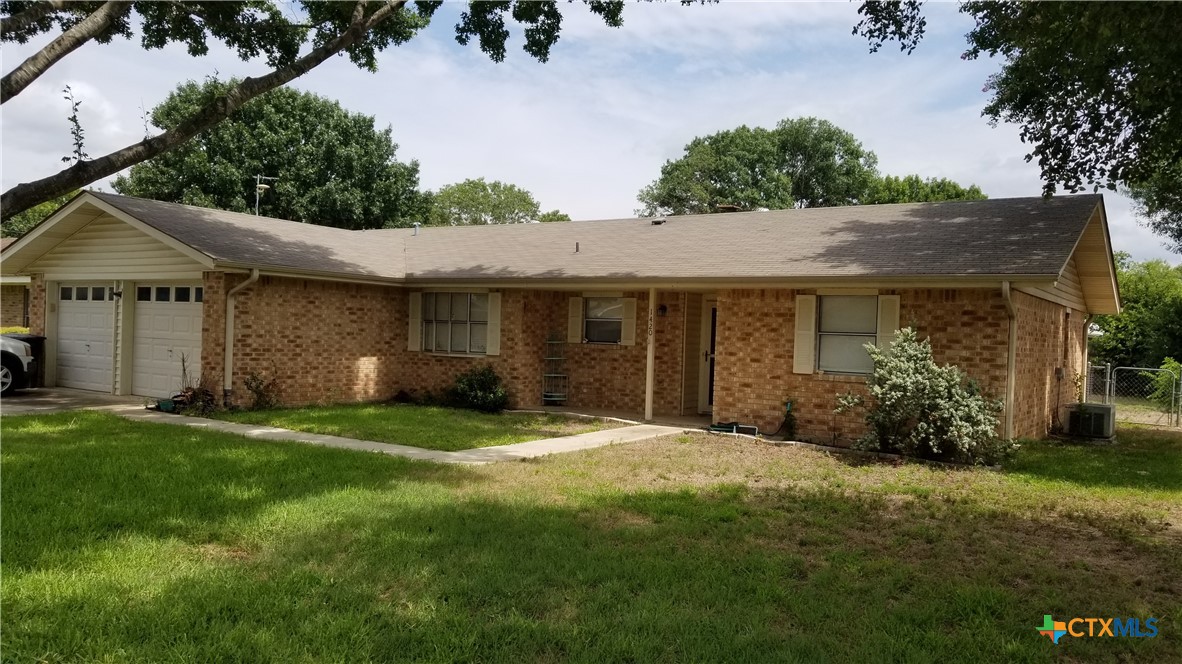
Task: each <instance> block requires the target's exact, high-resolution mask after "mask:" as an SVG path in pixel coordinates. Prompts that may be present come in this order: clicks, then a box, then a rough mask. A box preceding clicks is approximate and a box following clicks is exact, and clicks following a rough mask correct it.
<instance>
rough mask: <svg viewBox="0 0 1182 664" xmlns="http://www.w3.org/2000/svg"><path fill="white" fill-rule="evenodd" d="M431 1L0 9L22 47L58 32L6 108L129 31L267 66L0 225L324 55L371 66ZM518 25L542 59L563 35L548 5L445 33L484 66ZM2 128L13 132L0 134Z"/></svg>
mask: <svg viewBox="0 0 1182 664" xmlns="http://www.w3.org/2000/svg"><path fill="white" fill-rule="evenodd" d="M442 4H443V3H442V2H441V1H439V0H419V1H418V2H414V3H409V2H408V1H407V0H354V1H353V2H319V1H315V0H299V1H298V2H295V3H291V4H289V3H280V2H277V1H273V0H234V1H227V2H221V1H216V0H185V1H183V2H181V1H174V2H152V1H149V0H139V1H135V2H133V1H130V0H111V1H109V2H59V1H54V2H33V1H29V0H4V1H3V2H0V14H2V16H0V41H7V42H17V43H22V44H24V43H28V42H29V41H31V40H35V39H38V38H40V37H41V36H42V35H45V34H47V33H58V34H57V36H56V37H54V38H53V39H52V40H50V41H49V43H47V44H46V45H45V46H43V47H42V48H41V49H39V50H38V51H37V52H36V53H34V54H33V55H31V56H30V57H28V58H27V59H25V60H24V61H22V62H20V63H17V64H16V65H15V66H13V67H12V69H10V70H9V71H8V72H7V73H6V74H5V75H4V77H3V79H0V103H7V102H8V101H9V100H11V99H13V98H15V97H16V96H17V95H19V94H20V93H21V92H22V91H23V90H25V89H26V88H27V87H28V86H29V85H30V84H32V83H33V81H35V80H37V79H38V78H40V77H41V76H42V75H44V74H45V73H46V72H48V71H49V70H50V69H51V68H53V67H54V66H55V65H57V64H58V63H59V62H61V60H62V59H63V58H65V57H66V56H68V55H69V54H70V53H72V52H74V51H75V50H77V49H79V48H80V47H82V46H84V45H87V44H90V43H92V42H93V43H98V44H107V43H110V42H111V41H112V40H114V39H115V38H117V37H121V38H132V37H134V36H139V38H140V43H141V45H142V46H143V48H144V49H145V50H152V49H158V48H163V47H164V46H166V45H168V44H171V43H179V44H184V45H185V46H186V47H187V48H188V51H189V53H190V54H191V55H194V56H199V55H204V54H205V53H207V52H208V51H209V44H210V42H215V43H219V42H220V43H222V44H224V45H226V46H228V47H229V48H231V49H233V50H234V51H236V52H237V54H238V55H239V57H241V58H242V59H243V60H249V59H251V58H255V57H260V56H261V57H262V58H264V59H265V60H266V62H267V66H268V67H270V68H271V71H269V72H266V73H261V74H259V75H256V76H250V77H248V78H244V79H242V80H241V81H238V82H237V83H236V84H235V85H233V86H230V87H228V88H226V89H225V90H224V91H223V92H222V93H221V94H219V95H217V96H216V97H213V98H210V99H207V100H206V101H205V103H204V104H201V105H200V106H197V107H194V108H192V109H191V111H190V112H189V113H188V114H187V115H186V116H184V117H182V118H179V119H178V121H177V122H175V124H174V125H173V126H172V127H171V128H170V129H168V130H166V131H163V132H161V133H160V134H157V135H155V136H148V137H145V138H144V139H143V140H141V141H137V142H135V143H132V144H131V145H128V146H126V147H123V148H120V149H118V150H115V151H114V152H111V153H108V154H105V155H102V156H99V157H96V158H94V159H80V160H78V161H76V162H75V163H72V164H70V165H69V166H67V167H66V168H64V169H63V170H61V171H59V172H57V173H55V174H53V175H49V176H47V177H43V178H40V179H38V180H34V181H31V182H23V183H21V184H18V185H16V186H14V187H12V188H10V189H8V190H7V191H5V192H4V194H3V195H2V196H0V218H2V219H8V218H9V217H11V216H13V215H15V214H18V213H20V212H23V211H24V210H27V209H29V208H31V207H33V206H34V205H37V204H38V203H43V202H45V201H48V200H51V199H53V198H55V197H58V196H61V195H63V194H65V193H66V192H69V191H72V190H75V189H79V188H81V187H83V186H85V185H87V184H90V183H91V182H94V181H95V180H99V179H102V178H105V177H108V176H111V175H114V174H116V173H118V172H120V171H122V170H124V169H127V168H129V167H131V166H134V165H135V164H139V163H142V162H144V161H147V160H148V159H151V158H153V157H156V156H158V155H161V154H164V153H166V152H168V151H170V150H175V149H177V148H178V147H180V146H182V145H184V144H185V143H186V142H188V141H189V140H191V139H192V138H193V137H194V136H196V135H198V134H200V133H201V132H202V131H205V130H206V129H209V128H210V127H213V126H215V125H217V124H218V123H220V122H223V121H224V120H225V119H226V118H228V117H230V116H231V115H232V114H233V113H234V112H235V111H237V110H238V109H240V108H242V106H243V105H245V104H246V103H247V102H249V101H250V100H251V99H254V98H255V97H258V96H259V95H262V94H264V93H266V92H269V91H271V90H274V89H276V88H278V87H281V86H283V85H286V84H287V83H289V82H291V81H292V80H295V79H296V78H298V77H300V76H303V75H304V74H306V73H308V72H309V71H311V70H312V69H314V68H316V67H317V66H319V65H320V64H322V63H324V62H325V61H327V60H328V59H329V58H332V57H333V56H336V55H340V54H344V55H347V56H348V57H349V60H350V61H351V62H353V63H354V64H355V65H357V66H358V67H362V68H364V69H368V70H370V71H375V70H376V69H377V56H378V53H379V52H381V51H384V50H386V49H388V48H392V47H395V46H398V45H400V44H403V43H405V42H407V41H409V40H410V39H412V38H413V37H414V36H415V35H416V34H418V32H419V31H420V30H422V29H424V28H426V27H427V26H428V25H429V24H430V20H431V17H432V16H433V15H434V13H435V11H436V10H437V9H439V7H440V5H442ZM586 4H587V7H588V9H589V10H590V11H591V13H593V14H596V15H598V16H599V17H600V18H602V19H603V20H604V22H605V23H606V24H607V25H609V26H611V27H619V26H620V25H622V24H623V19H622V13H623V8H624V3H623V2H622V0H589V1H588V2H587V3H586ZM510 22H513V23H516V24H517V26H519V27H520V28H522V29H521V30H519V31H516V34H519V35H521V36H522V37H524V50H525V51H526V53H528V54H529V55H530V56H532V57H534V58H537V59H538V60H540V61H542V62H545V61H546V60H547V59H548V58H549V56H550V49H551V48H552V47H553V46H554V44H555V43H556V42H557V41H558V37H559V34H560V33H561V30H562V13H561V12H559V10H558V7H557V4H556V3H554V2H532V1H530V0H509V1H506V2H479V3H472V4H471V5H470V6H469V7H468V9H467V11H465V12H464V13H463V15H462V16H461V17H460V21H459V23H458V24H456V26H455V27H454V30H455V35H456V40H457V41H458V42H460V43H461V44H464V45H467V44H469V43H471V42H473V41H475V42H476V43H477V44H478V45H479V47H480V50H481V51H483V52H484V53H485V54H487V55H488V56H489V57H490V58H491V59H493V60H494V61H497V62H500V61H502V60H504V59H505V54H506V44H507V42H508V40H509V37H510V35H511V34H513V32H514V31H511V30H510V29H509V27H508V26H507V23H510ZM9 130H10V131H14V130H15V131H19V129H17V128H9Z"/></svg>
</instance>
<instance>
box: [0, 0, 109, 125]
mask: <svg viewBox="0 0 1182 664" xmlns="http://www.w3.org/2000/svg"><path fill="white" fill-rule="evenodd" d="M129 9H131V2H128V1H127V0H109V2H106V3H104V4H103V6H102V7H99V8H98V9H96V10H94V12H93V13H92V14H91V15H90V16H87V17H86V18H84V19H83V20H82V22H81V23H79V24H78V25H75V26H74V27H72V28H70V29H69V30H66V31H65V32H63V33H62V34H61V35H59V36H58V38H57V39H55V40H53V41H51V42H49V44H47V45H46V46H45V48H43V49H41V50H40V51H37V52H36V53H34V54H33V55H31V56H29V58H28V59H27V60H25V61H24V62H22V63H20V64H19V65H17V66H16V68H14V69H13V70H12V71H10V72H8V73H7V74H5V75H4V79H3V80H0V104H3V103H5V102H7V101H8V100H9V99H12V98H13V97H15V96H17V95H19V94H20V93H21V90H24V89H25V88H27V87H29V84H30V83H32V82H33V81H35V80H37V79H38V78H39V77H40V76H41V75H42V74H44V73H45V72H46V71H48V70H49V68H50V67H52V66H54V65H55V64H57V63H58V61H59V60H61V59H62V58H64V57H66V56H67V55H69V54H70V53H72V52H74V49H76V48H78V47H79V46H81V45H83V44H85V43H86V42H88V41H90V40H91V39H93V38H94V36H95V35H97V34H99V33H100V32H102V31H103V30H105V29H106V28H107V26H109V25H111V21H112V20H113V19H114V18H115V17H117V16H119V15H120V14H123V13H124V12H127V11H128V10H129Z"/></svg>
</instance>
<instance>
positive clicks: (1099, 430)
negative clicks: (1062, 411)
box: [1067, 403, 1116, 438]
mask: <svg viewBox="0 0 1182 664" xmlns="http://www.w3.org/2000/svg"><path fill="white" fill-rule="evenodd" d="M1067 433H1069V434H1071V435H1073V436H1083V437H1085V438H1112V437H1113V436H1115V435H1116V406H1114V405H1112V404H1102V403H1077V404H1073V405H1072V406H1071V407H1070V412H1069V413H1068V416H1067Z"/></svg>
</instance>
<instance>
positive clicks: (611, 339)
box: [583, 297, 624, 344]
mask: <svg viewBox="0 0 1182 664" xmlns="http://www.w3.org/2000/svg"><path fill="white" fill-rule="evenodd" d="M583 306H584V310H583V338H584V339H586V340H587V343H591V344H618V343H620V340H621V339H622V338H623V333H624V298H622V297H588V298H584V300H583Z"/></svg>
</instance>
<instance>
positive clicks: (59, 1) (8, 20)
mask: <svg viewBox="0 0 1182 664" xmlns="http://www.w3.org/2000/svg"><path fill="white" fill-rule="evenodd" d="M65 6H66V0H47V1H46V2H38V3H37V4H35V5H33V6H32V7H29V8H28V9H26V10H25V11H23V12H21V13H19V14H13V15H12V16H5V17H3V18H0V33H4V32H13V31H15V30H20V29H21V28H23V27H25V26H26V25H28V24H30V23H32V22H33V21H36V20H37V19H39V18H41V17H42V16H45V15H46V14H49V13H50V12H56V11H59V10H61V9H64V8H65Z"/></svg>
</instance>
